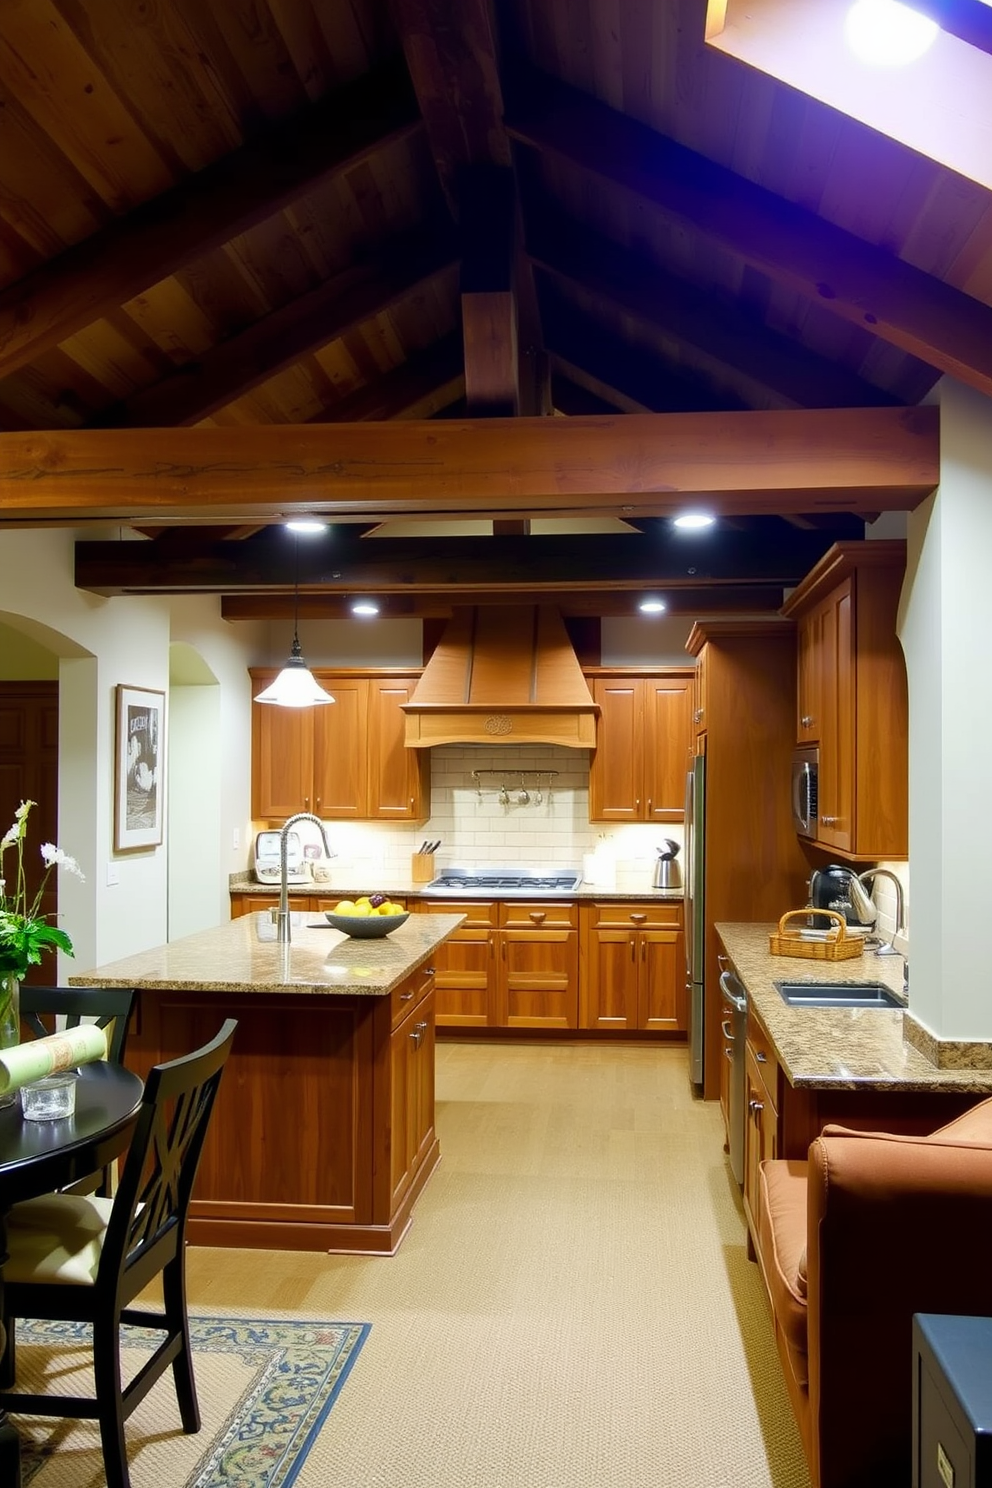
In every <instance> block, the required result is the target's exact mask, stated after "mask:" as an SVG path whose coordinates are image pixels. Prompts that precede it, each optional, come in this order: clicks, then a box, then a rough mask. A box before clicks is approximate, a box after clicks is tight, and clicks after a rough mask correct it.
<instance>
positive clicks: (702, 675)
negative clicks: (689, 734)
mask: <svg viewBox="0 0 992 1488" xmlns="http://www.w3.org/2000/svg"><path fill="white" fill-rule="evenodd" d="M706 655H707V653H706V647H705V646H703V648H702V650H701V651H700V653H699V655H698V657H697V658H696V675H695V677H694V678H693V686H692V727H693V730H694V732H695V733H697V734H702V733H705V731H706V682H707V678H708V675H709V668H708V667H707V665H706Z"/></svg>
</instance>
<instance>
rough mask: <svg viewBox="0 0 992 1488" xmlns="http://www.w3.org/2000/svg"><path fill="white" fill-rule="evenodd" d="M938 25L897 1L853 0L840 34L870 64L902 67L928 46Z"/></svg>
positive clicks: (858, 55) (921, 53)
mask: <svg viewBox="0 0 992 1488" xmlns="http://www.w3.org/2000/svg"><path fill="white" fill-rule="evenodd" d="M939 30H940V27H939V26H938V25H937V22H936V21H932V20H931V19H930V18H929V16H925V15H920V13H919V11H918V10H913V9H911V7H910V6H908V5H901V4H900V3H899V0H855V4H854V5H852V6H851V8H850V10H849V11H848V12H847V19H846V20H845V22H844V36H845V39H846V41H847V44H848V46H849V47H850V49H851V51H852V52H853V53H854V55H855V56H856V57H858V58H859V59H860V61H862V62H867V63H869V64H870V65H871V66H873V67H905V66H907V65H908V64H909V63H910V62H915V61H916V59H917V58H918V57H922V56H923V53H924V52H925V51H926V50H927V48H928V47H929V46H931V45H932V44H933V42H934V39H935V38H936V35H937V32H938V31H939Z"/></svg>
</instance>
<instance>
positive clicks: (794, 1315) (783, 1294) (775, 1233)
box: [758, 1159, 809, 1388]
mask: <svg viewBox="0 0 992 1488" xmlns="http://www.w3.org/2000/svg"><path fill="white" fill-rule="evenodd" d="M759 1174H760V1183H761V1217H760V1221H759V1233H758V1243H759V1246H760V1249H761V1261H762V1265H763V1267H764V1272H765V1280H766V1283H767V1286H768V1292H769V1297H770V1299H771V1304H772V1310H773V1312H774V1314H775V1320H776V1323H777V1325H778V1327H779V1328H780V1329H781V1331H782V1334H783V1337H784V1338H785V1341H786V1343H787V1345H788V1349H789V1357H790V1360H791V1362H792V1370H793V1374H794V1375H795V1377H796V1381H797V1383H798V1384H799V1385H801V1386H802V1387H803V1388H805V1387H806V1386H807V1385H808V1383H809V1369H808V1365H807V1359H806V1352H807V1343H806V1315H807V1312H806V1287H805V1276H804V1277H803V1281H802V1282H800V1279H799V1268H800V1261H801V1260H804V1259H805V1252H806V1163H805V1162H784V1161H781V1160H779V1159H776V1160H774V1161H766V1162H763V1163H762V1164H761V1167H760V1170H759ZM804 1269H805V1268H804Z"/></svg>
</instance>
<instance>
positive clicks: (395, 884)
mask: <svg viewBox="0 0 992 1488" xmlns="http://www.w3.org/2000/svg"><path fill="white" fill-rule="evenodd" d="M230 892H231V893H232V894H267V895H271V894H276V895H278V893H279V885H278V884H268V883H266V884H261V883H257V882H256V880H255V879H254V878H253V876H252V875H251V874H250V873H232V874H231V877H230ZM289 894H290V897H291V898H292V897H293V896H294V895H300V894H303V895H305V896H307V897H308V898H309V897H314V896H318V895H319V896H320V898H325V897H326V898H328V899H344V898H345V897H347V898H349V899H354V898H355V897H356V896H357V895H359V894H390V895H397V896H399V895H402V896H403V898H405V899H429V900H431V901H432V902H434V903H443V902H444V899H445V896H444V895H443V894H438V893H435V892H434V891H433V890H432V891H431V892H430V893H429V894H427V893H425V892H424V885H423V884H422V883H414V882H413V880H412V879H410V878H407V879H404V878H400V877H390V876H389V875H382V876H381V877H379V878H377V879H376V880H375V882H374V883H371V884H370V883H369V882H368V881H367V880H365V879H361V878H353V879H349V878H347V877H346V876H345V874H344V873H341V872H338V873H335V874H334V881H333V882H332V883H319V882H317V881H314V882H313V883H309V884H290V885H289ZM450 897H451V898H452V899H454V900H458V902H459V903H464V902H465V901H464V896H462V897H461V898H459V896H458V895H457V894H452V895H451V896H450ZM474 897H475V896H474V895H473V898H474ZM489 897H490V898H492V899H526V900H527V901H528V902H529V901H530V900H532V899H535V898H541V899H544V898H546V897H549V896H547V895H544V894H540V895H534V894H492V895H490V896H489ZM550 897H551V898H552V899H553V900H558V901H559V902H561V901H566V900H567V901H568V902H569V903H574V902H575V901H576V900H579V901H581V900H586V899H588V900H589V901H590V902H591V901H592V900H606V901H609V902H616V903H626V902H628V901H630V902H633V901H635V900H637V901H640V900H643V901H645V902H646V903H649V904H650V903H654V902H656V901H657V902H658V903H674V904H681V903H682V900H683V899H684V897H685V894H684V891H683V890H682V889H652V888H643V887H630V886H628V885H623V886H621V887H619V888H613V889H604V888H599V887H598V886H597V885H595V884H588V883H580V884H579V886H578V888H577V889H573V890H572V891H571V892H570V893H568V894H554V895H552V896H550Z"/></svg>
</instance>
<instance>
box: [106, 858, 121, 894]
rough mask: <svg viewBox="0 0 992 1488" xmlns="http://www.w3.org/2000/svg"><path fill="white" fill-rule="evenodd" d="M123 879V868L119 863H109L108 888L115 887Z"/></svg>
mask: <svg viewBox="0 0 992 1488" xmlns="http://www.w3.org/2000/svg"><path fill="white" fill-rule="evenodd" d="M120 881H121V870H120V866H119V864H117V863H108V864H107V888H108V889H115V888H116V887H117V885H118V884H119V883H120Z"/></svg>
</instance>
